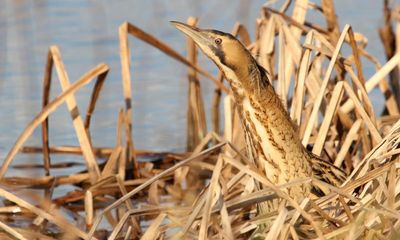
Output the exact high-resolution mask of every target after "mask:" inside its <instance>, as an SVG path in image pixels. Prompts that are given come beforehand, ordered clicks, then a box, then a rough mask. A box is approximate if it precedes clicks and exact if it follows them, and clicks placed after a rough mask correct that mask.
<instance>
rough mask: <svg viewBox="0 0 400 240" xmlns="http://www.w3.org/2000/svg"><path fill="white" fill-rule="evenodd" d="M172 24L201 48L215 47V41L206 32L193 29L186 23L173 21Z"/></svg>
mask: <svg viewBox="0 0 400 240" xmlns="http://www.w3.org/2000/svg"><path fill="white" fill-rule="evenodd" d="M171 23H172V24H173V25H174V26H175V27H176V28H177V29H178V30H180V31H181V32H183V33H184V34H186V35H187V36H189V37H190V38H191V39H193V41H194V42H195V43H197V45H199V47H204V46H210V45H213V43H214V41H213V40H212V39H211V38H210V37H209V36H208V34H207V33H206V32H204V31H203V30H201V29H199V28H196V27H192V26H190V25H187V24H185V23H181V22H177V21H171Z"/></svg>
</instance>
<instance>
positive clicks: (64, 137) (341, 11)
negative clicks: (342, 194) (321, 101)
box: [0, 0, 384, 174]
mask: <svg viewBox="0 0 400 240" xmlns="http://www.w3.org/2000/svg"><path fill="white" fill-rule="evenodd" d="M264 2H265V1H260V0H257V1H246V0H241V1H229V0H224V1H221V0H220V1H211V0H208V1H194V0H192V1H183V0H181V1H179V0H174V1H161V0H155V1H100V0H99V1H76V0H75V1H61V0H59V1H45V0H42V1H15V0H3V1H1V2H0V109H1V111H0V132H1V134H0V159H4V157H5V155H6V154H7V151H8V150H9V148H10V147H11V146H12V145H13V143H14V141H15V139H16V138H17V137H18V135H19V134H20V133H21V132H22V130H23V129H24V128H25V126H26V125H27V123H28V122H29V121H30V120H31V119H32V118H33V117H34V116H35V115H36V114H37V113H38V112H39V111H40V106H41V95H42V89H41V87H42V78H43V70H44V65H45V60H46V54H47V50H48V47H49V46H50V45H52V44H56V45H58V46H59V47H60V50H61V54H62V58H63V60H64V63H65V66H66V69H67V71H68V75H69V77H70V80H71V81H75V80H76V79H78V78H79V77H80V76H81V75H82V74H84V73H85V72H86V71H87V70H89V69H90V68H92V67H93V66H95V65H97V64H98V63H100V62H104V63H106V64H108V65H109V66H110V68H111V71H110V73H109V75H108V78H107V80H106V83H105V86H104V88H103V91H102V93H101V96H100V99H99V101H98V105H97V108H96V110H95V113H94V116H93V119H92V128H91V129H92V137H93V143H94V145H95V146H113V145H114V144H115V126H116V121H117V114H118V110H119V108H121V107H123V97H122V86H121V74H120V71H121V68H120V62H119V61H120V60H119V55H118V54H119V45H118V26H119V25H120V24H121V23H122V22H124V21H129V22H131V23H133V24H135V25H136V26H138V27H140V28H142V29H144V30H145V31H147V32H149V33H152V34H153V35H155V36H156V37H158V38H160V39H162V40H163V41H165V42H166V43H168V44H170V45H171V46H172V47H174V48H175V49H177V50H178V51H179V52H180V53H182V54H185V45H184V43H185V41H184V40H185V39H184V37H183V35H182V34H181V33H180V32H178V31H177V30H176V29H174V28H173V27H172V26H171V25H170V24H169V21H170V20H179V21H185V20H186V18H187V17H188V16H197V17H199V19H200V23H199V24H200V26H204V27H212V28H216V29H220V30H225V31H230V30H231V29H232V27H233V25H234V23H235V22H236V21H240V22H242V23H243V24H244V25H246V26H247V27H248V28H249V30H250V31H251V34H252V36H254V34H253V33H254V25H255V24H254V19H255V18H256V17H257V16H258V15H259V9H260V7H261V6H262V5H263V4H264ZM278 2H279V1H278ZM317 2H318V1H317ZM335 3H336V4H337V6H336V7H337V13H338V15H339V20H340V23H341V26H343V25H344V24H345V23H350V24H351V25H352V26H353V28H354V30H355V31H358V32H362V33H363V34H364V35H365V36H366V37H367V38H368V39H369V46H368V51H370V52H371V53H372V54H373V55H375V56H377V57H378V59H379V60H380V61H381V62H383V61H384V55H383V50H382V46H381V43H380V41H379V40H378V35H377V27H379V26H380V24H382V22H383V21H382V16H381V15H382V13H381V9H382V6H381V4H382V3H381V1H376V0H368V1H366V0H354V1H346V0H338V1H335ZM361 6H362V7H361ZM309 19H310V20H313V21H314V20H316V21H317V22H320V23H321V24H322V23H323V20H322V18H321V17H317V16H315V15H312V16H310V15H309ZM130 46H131V52H132V68H131V69H132V74H133V75H132V79H133V85H132V89H133V109H134V111H133V122H134V125H133V126H134V139H135V144H136V146H137V148H141V149H152V150H168V151H180V150H183V149H184V146H185V131H186V129H185V126H186V125H185V124H186V119H185V115H186V93H187V80H186V70H187V69H186V68H185V67H184V66H182V65H181V64H179V63H178V62H176V61H174V60H172V59H170V58H169V57H167V56H165V55H164V54H162V53H161V52H159V51H158V50H155V49H153V48H152V47H150V46H148V45H146V44H145V43H143V42H140V41H138V40H136V39H133V38H130ZM200 61H201V64H202V65H203V66H206V68H207V69H209V70H211V71H212V72H213V73H216V68H215V67H214V66H213V65H212V64H211V63H210V61H208V60H207V59H205V58H204V57H203V56H200ZM367 67H368V68H367V70H366V74H367V77H369V76H371V75H372V73H373V71H374V70H373V68H372V67H371V66H367ZM54 80H56V81H53V85H52V97H55V96H56V95H57V94H58V93H60V91H61V89H60V86H59V83H58V81H57V79H54ZM204 83H205V84H203V86H202V87H203V88H204V89H203V90H204V91H203V93H204V98H205V101H206V103H209V102H210V101H211V98H212V89H213V88H212V85H211V84H210V83H209V82H208V81H207V80H206V81H204ZM90 92H91V86H90V87H85V88H83V89H81V90H80V91H79V92H78V93H77V94H76V98H77V100H78V104H79V105H78V106H79V108H80V111H81V114H82V113H83V112H84V111H85V110H86V106H87V102H88V98H89V96H90ZM380 101H381V100H380ZM380 103H381V102H379V101H377V102H376V103H374V104H375V105H376V106H379V105H380ZM206 110H207V113H209V112H210V111H209V104H207V108H206ZM208 115H210V114H208ZM208 117H209V116H208ZM50 143H51V145H78V142H77V139H76V136H75V133H74V129H73V127H72V123H71V120H70V117H69V115H68V112H67V108H66V107H65V106H62V107H60V108H59V109H58V110H57V111H56V112H55V113H54V114H52V115H51V117H50ZM39 144H40V128H39V129H37V130H36V131H35V133H34V134H33V136H32V137H31V138H30V139H29V141H28V145H39ZM52 159H53V161H58V160H62V159H63V157H60V156H54V157H53V158H52ZM64 160H65V159H64ZM78 160H79V159H78ZM16 161H17V162H18V163H22V162H24V161H37V162H40V161H41V157H40V155H32V154H30V155H23V154H19V155H18V157H17V158H16ZM55 171H56V172H57V173H59V174H67V172H64V171H65V170H55ZM32 174H42V173H41V172H38V173H32Z"/></svg>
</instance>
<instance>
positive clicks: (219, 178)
mask: <svg viewBox="0 0 400 240" xmlns="http://www.w3.org/2000/svg"><path fill="white" fill-rule="evenodd" d="M385 4H386V5H385V6H386V7H385V9H384V14H385V26H383V27H382V28H381V29H380V36H381V39H382V41H383V45H384V47H385V50H386V51H385V53H386V55H387V58H388V62H387V63H386V64H384V65H381V64H380V63H379V62H378V61H377V60H376V59H375V58H374V57H373V56H371V55H370V54H369V53H368V52H367V51H366V50H365V46H366V39H365V37H364V36H363V35H362V34H361V33H356V32H354V30H353V29H352V28H351V26H349V25H345V27H344V28H343V29H342V30H340V29H339V26H338V19H337V17H336V14H335V9H334V6H333V1H330V0H322V4H321V6H317V5H315V4H313V3H311V2H308V1H306V0H298V1H294V2H292V1H286V2H285V3H284V4H283V5H282V7H281V9H279V10H276V9H271V8H269V7H268V4H266V5H265V7H264V8H263V9H262V11H261V16H260V18H259V19H257V21H256V23H257V29H256V36H255V40H254V41H251V40H250V39H251V38H250V36H249V34H248V32H247V30H246V28H245V27H244V26H242V25H241V24H239V23H237V24H236V25H235V27H234V28H233V30H232V34H233V35H236V36H237V37H238V38H240V39H241V41H242V42H243V43H244V44H245V45H246V46H247V47H248V48H249V49H250V50H251V51H252V53H253V54H254V56H257V59H258V61H259V63H260V64H261V65H262V66H264V67H265V68H266V69H267V70H268V72H269V74H270V78H271V79H272V80H273V81H274V84H275V86H276V91H277V92H278V93H279V95H280V96H281V98H282V101H283V102H284V103H285V105H286V106H287V107H288V109H289V112H290V116H291V117H292V118H293V121H295V122H296V123H297V124H298V125H299V132H300V134H301V137H302V139H303V144H304V145H308V146H310V147H312V152H313V153H315V154H317V155H321V156H323V157H324V158H326V159H329V160H330V161H332V162H333V163H334V164H335V165H336V166H338V167H341V168H342V169H344V170H345V171H346V172H347V173H348V174H349V178H348V180H347V181H346V183H345V184H344V185H343V186H341V187H340V188H335V187H332V186H328V185H327V184H324V183H322V182H320V181H318V180H316V179H312V178H309V179H298V180H297V181H293V182H289V183H287V184H285V185H282V186H275V185H273V184H271V183H270V182H269V181H268V180H267V179H266V178H265V177H264V176H263V174H262V173H261V171H259V170H258V169H257V168H256V167H255V166H254V165H253V164H252V161H249V160H248V159H247V158H246V155H245V150H244V149H245V144H244V141H243V132H242V128H241V127H240V122H239V119H238V115H237V113H236V110H235V105H234V102H233V101H232V98H231V97H230V96H229V88H228V86H227V85H226V83H225V82H224V79H223V76H222V74H218V76H216V77H215V76H212V75H211V74H210V73H208V72H207V71H205V70H204V69H202V68H201V67H200V66H199V65H198V64H197V50H196V47H195V45H194V44H193V42H192V41H190V40H188V42H187V46H188V49H187V50H188V51H187V52H188V56H187V57H183V56H182V55H180V54H179V53H178V52H177V51H176V50H174V49H172V48H171V47H169V46H168V45H166V44H165V43H163V42H162V41H161V40H159V39H156V38H155V37H153V36H152V35H150V34H148V33H146V32H144V31H143V30H141V29H139V28H137V27H136V26H134V25H133V24H131V23H123V24H122V25H121V26H120V28H119V38H120V57H121V66H122V76H123V79H122V81H123V96H124V99H125V106H124V109H122V110H120V112H119V115H118V126H117V134H116V141H115V142H116V144H115V146H113V147H109V148H96V147H94V146H92V144H91V142H92V141H91V135H90V123H91V115H92V114H93V113H94V112H95V107H96V102H97V99H98V98H99V97H101V89H102V87H103V83H104V81H105V80H106V78H107V73H108V71H109V69H108V67H107V65H105V64H99V65H98V66H96V67H94V68H93V69H91V70H89V71H88V72H87V73H86V74H85V75H83V76H82V77H81V78H80V79H78V80H76V81H74V82H72V83H71V82H70V80H69V79H68V74H67V72H66V70H65V68H64V65H63V61H62V58H61V54H60V52H59V49H58V47H57V46H51V47H50V48H49V52H48V57H47V64H46V68H45V73H44V81H43V101H42V102H43V106H42V111H41V112H39V113H38V114H37V115H36V117H35V118H34V119H33V120H32V121H31V122H30V123H29V124H28V125H27V126H26V128H25V129H24V130H23V131H22V133H21V135H20V137H19V138H18V139H17V140H16V142H15V144H14V146H13V147H12V149H10V151H9V153H8V155H7V157H6V159H5V160H4V161H3V165H2V167H1V169H0V178H1V179H2V188H0V196H1V198H2V199H3V204H2V206H1V207H0V211H1V214H0V228H1V229H2V230H3V231H2V232H1V233H0V234H1V238H2V239H3V238H4V239H6V238H11V239H13V238H15V239H30V238H32V237H34V238H36V239H76V238H82V239H95V238H96V239H105V238H107V239H247V238H248V237H249V236H250V234H251V232H252V231H253V230H254V229H255V228H256V226H257V225H258V224H260V223H264V224H265V225H266V226H267V228H266V229H265V233H264V235H265V239H389V238H391V239H397V238H398V236H399V233H398V231H399V229H400V214H399V211H398V210H399V208H400V201H399V196H398V195H399V192H400V174H399V169H398V168H399V167H400V165H399V163H398V155H399V153H400V150H399V148H398V146H399V143H400V121H398V120H399V107H398V106H399V104H400V98H399V97H398V95H399V94H398V89H399V88H398V86H399V76H398V65H399V63H400V53H397V52H396V49H395V48H396V43H397V42H398V41H399V39H400V35H398V34H400V33H399V32H395V31H394V30H393V29H392V22H393V18H394V17H393V16H392V15H394V16H396V14H395V13H394V12H392V10H391V9H390V8H389V6H388V1H385ZM291 5H293V13H292V14H290V13H289V12H288V9H289V7H290V6H291ZM308 11H319V12H320V14H322V15H323V16H324V17H325V19H326V26H318V25H316V24H313V23H310V22H307V20H306V13H307V12H308ZM188 24H191V25H196V24H197V19H195V18H192V17H191V18H189V19H188ZM177 34H179V33H177ZM129 35H132V36H134V37H135V38H138V39H141V40H143V41H145V42H146V43H148V44H151V45H152V46H154V47H155V48H157V49H159V50H161V51H162V52H164V53H165V54H167V55H169V56H170V57H171V58H173V59H175V60H177V61H179V62H181V63H183V64H185V65H186V66H188V76H189V84H188V109H187V123H188V126H187V127H188V128H187V129H188V131H187V150H188V151H187V152H186V153H182V154H173V153H157V152H151V151H140V150H137V149H135V146H134V143H133V140H132V124H134V121H132V103H131V99H132V92H131V74H130V47H129V41H128V36H129ZM344 46H346V48H348V49H350V50H351V51H349V54H348V55H344V53H343V51H341V49H342V48H343V47H344ZM362 60H363V61H370V62H372V63H373V64H374V65H375V66H376V73H375V74H374V75H373V76H372V77H371V78H369V79H366V78H365V76H364V73H363V71H364V70H363V65H362ZM54 68H55V70H56V76H57V79H58V80H59V81H60V83H61V86H62V90H63V91H62V93H60V94H59V95H58V96H57V97H55V98H54V99H50V98H49V92H50V86H51V84H52V79H51V76H52V74H51V73H52V71H53V69H54ZM200 75H202V77H204V78H206V79H209V80H211V81H213V82H214V83H215V93H214V98H213V100H212V106H213V107H212V112H211V113H206V112H205V111H204V103H203V98H202V93H201V88H200V84H201V81H203V80H199V79H200ZM93 80H95V81H96V82H95V84H94V87H93V91H92V95H91V96H90V103H89V106H88V107H87V110H86V114H85V115H84V117H83V115H81V111H80V110H79V109H78V107H77V104H76V100H75V97H74V94H75V92H76V91H78V90H79V89H80V88H81V87H83V86H84V85H86V84H88V83H89V82H90V81H93ZM373 89H379V91H380V92H381V95H382V98H383V99H385V101H384V103H385V109H384V111H383V112H382V113H377V112H376V111H375V110H374V108H373V106H372V101H374V99H371V98H370V97H369V95H368V93H369V92H371V91H372V90H373ZM63 103H66V104H67V106H68V110H69V111H70V115H71V120H72V123H73V126H74V128H75V131H76V135H77V137H78V139H79V143H80V145H79V146H77V147H66V146H50V142H49V137H48V130H49V125H48V122H47V121H48V118H49V117H51V116H50V115H51V113H52V112H53V111H55V110H56V109H57V108H58V107H59V106H60V105H61V104H63ZM116 107H120V106H116ZM222 110H223V111H222ZM206 114H211V115H212V122H211V123H206V117H205V115H206ZM220 118H223V119H224V126H223V129H222V127H221V126H220ZM39 125H41V129H42V143H43V144H42V146H40V147H37V146H35V147H32V146H24V144H25V141H26V140H27V139H28V138H29V137H30V136H31V134H32V132H33V130H34V129H36V128H37V127H39ZM207 125H209V126H211V129H212V131H211V132H208V133H207ZM21 151H22V152H24V154H29V153H33V152H35V153H38V152H39V153H41V154H43V160H44V162H43V168H44V171H45V176H38V177H35V178H21V177H5V174H6V172H7V171H8V169H9V167H10V166H11V164H12V161H13V159H14V157H15V155H16V154H18V153H19V152H21ZM20 154H22V153H20ZM52 154H80V155H82V156H83V157H84V159H85V163H86V165H87V171H86V172H79V173H71V174H70V175H69V176H52V175H50V169H51V168H52V167H57V166H55V165H53V164H52V163H51V160H50V155H52ZM149 155H151V156H156V157H157V159H158V160H156V161H153V162H141V161H138V159H140V157H142V156H149ZM100 159H106V161H105V162H104V164H99V162H100V161H99V160H100ZM18 164H19V166H20V167H21V164H23V163H18ZM25 167H27V168H34V167H41V166H32V165H26V164H25ZM62 167H68V164H66V165H65V166H62ZM305 181H310V182H312V183H313V184H315V185H318V186H319V187H321V188H323V189H325V190H326V192H327V194H326V196H324V197H322V198H319V199H309V198H307V199H305V200H304V201H303V202H301V203H297V202H295V201H294V200H293V199H291V198H290V197H289V196H288V195H286V194H285V193H284V192H283V191H281V189H283V188H286V187H290V186H293V185H296V184H301V183H303V182H305ZM256 184H261V185H263V186H264V187H263V190H258V188H256ZM62 185H74V186H77V187H78V188H79V190H75V191H72V192H67V193H65V195H64V196H61V197H57V198H54V197H53V191H54V189H55V188H57V187H59V186H62ZM14 188H29V189H37V188H39V189H45V195H44V197H43V196H39V195H33V194H27V195H28V196H27V195H23V196H17V195H15V194H14V193H13V189H14ZM28 197H29V199H30V200H29V201H28V200H24V199H27V198H28ZM274 198H281V199H283V200H284V201H283V203H282V204H281V205H280V208H279V210H278V211H276V212H272V213H269V214H268V215H261V216H257V215H256V206H257V203H260V202H262V201H267V200H270V199H274ZM24 226H28V227H24Z"/></svg>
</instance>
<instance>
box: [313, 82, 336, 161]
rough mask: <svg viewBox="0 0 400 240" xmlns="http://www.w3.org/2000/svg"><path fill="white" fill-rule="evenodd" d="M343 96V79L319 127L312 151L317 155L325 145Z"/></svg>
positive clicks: (334, 91) (333, 94)
mask: <svg viewBox="0 0 400 240" xmlns="http://www.w3.org/2000/svg"><path fill="white" fill-rule="evenodd" d="M342 96H343V81H340V82H338V83H337V84H336V85H335V88H334V89H333V92H332V97H331V100H330V102H329V104H328V107H327V108H326V111H325V116H324V120H323V121H322V124H321V127H320V128H319V131H318V135H317V139H316V140H315V144H314V147H313V150H312V152H313V153H314V154H316V155H318V156H319V155H321V152H322V149H323V147H324V145H323V144H324V143H325V140H326V138H327V135H328V131H329V127H330V125H331V122H332V119H333V116H334V114H335V112H336V110H337V108H338V106H339V104H340V101H341V99H342Z"/></svg>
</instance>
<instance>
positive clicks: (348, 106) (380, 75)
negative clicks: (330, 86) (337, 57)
mask: <svg viewBox="0 0 400 240" xmlns="http://www.w3.org/2000/svg"><path fill="white" fill-rule="evenodd" d="M399 63H400V52H399V53H396V54H395V55H394V56H393V57H392V58H391V59H390V60H389V61H388V62H387V63H386V64H385V65H383V66H382V68H381V69H380V70H379V71H378V72H376V73H375V74H374V75H373V76H372V77H371V78H370V79H369V80H368V81H367V82H366V83H365V89H366V90H367V92H371V90H372V89H373V88H374V87H376V86H377V85H378V84H379V82H380V81H384V80H385V78H384V77H385V76H386V75H388V74H389V73H390V72H391V71H392V70H393V68H395V67H397V65H398V64H399ZM353 108H354V105H353V103H352V102H351V101H350V100H348V101H347V102H346V103H344V104H343V105H342V107H341V110H342V111H343V112H344V113H348V112H350V111H351V110H352V109H353Z"/></svg>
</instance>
